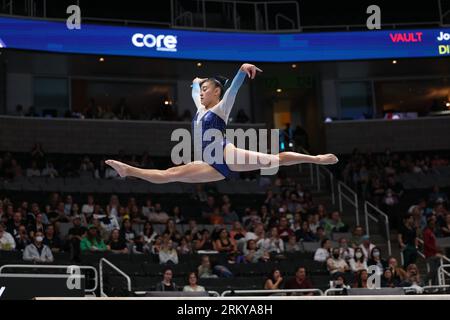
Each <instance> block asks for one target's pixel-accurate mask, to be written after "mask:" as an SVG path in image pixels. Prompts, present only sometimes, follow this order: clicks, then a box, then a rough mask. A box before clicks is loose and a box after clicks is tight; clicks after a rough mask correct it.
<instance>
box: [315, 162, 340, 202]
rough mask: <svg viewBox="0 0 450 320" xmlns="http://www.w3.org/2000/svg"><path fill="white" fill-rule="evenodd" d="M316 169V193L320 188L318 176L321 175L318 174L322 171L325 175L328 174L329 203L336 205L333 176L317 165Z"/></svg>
mask: <svg viewBox="0 0 450 320" xmlns="http://www.w3.org/2000/svg"><path fill="white" fill-rule="evenodd" d="M316 168H317V191H321V187H320V176H321V173H320V170H322V171H325V172H326V174H328V177H329V178H330V188H331V203H332V204H333V205H335V204H336V191H335V187H334V184H335V182H334V181H335V178H334V174H333V173H332V172H331V171H330V170H328V169H327V168H326V167H324V166H321V165H317V166H316ZM322 176H323V175H322ZM323 177H324V178H325V176H323Z"/></svg>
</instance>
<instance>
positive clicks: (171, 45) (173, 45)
mask: <svg viewBox="0 0 450 320" xmlns="http://www.w3.org/2000/svg"><path fill="white" fill-rule="evenodd" d="M131 41H132V42H133V45H134V46H135V47H138V48H143V47H147V48H156V50H157V51H171V52H176V51H177V37H175V36H172V35H162V34H160V35H157V36H155V35H153V34H142V33H136V34H134V35H133V37H132V39H131Z"/></svg>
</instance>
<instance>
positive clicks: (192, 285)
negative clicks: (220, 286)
mask: <svg viewBox="0 0 450 320" xmlns="http://www.w3.org/2000/svg"><path fill="white" fill-rule="evenodd" d="M183 291H184V292H204V291H205V288H204V287H202V286H199V285H198V284H197V274H196V273H195V272H191V273H189V285H187V286H184V288H183Z"/></svg>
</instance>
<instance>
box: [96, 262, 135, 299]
mask: <svg viewBox="0 0 450 320" xmlns="http://www.w3.org/2000/svg"><path fill="white" fill-rule="evenodd" d="M103 263H106V264H107V265H109V266H110V267H111V268H112V269H114V270H115V271H116V272H117V273H119V274H120V275H121V276H123V277H124V278H125V279H126V280H127V289H128V291H129V292H131V278H130V277H129V276H128V275H127V274H126V273H125V272H123V271H122V270H120V269H119V268H118V267H117V266H116V265H114V264H112V263H111V262H110V261H109V260H107V259H105V258H101V259H100V262H99V271H100V296H101V297H107V295H106V294H105V292H104V291H103Z"/></svg>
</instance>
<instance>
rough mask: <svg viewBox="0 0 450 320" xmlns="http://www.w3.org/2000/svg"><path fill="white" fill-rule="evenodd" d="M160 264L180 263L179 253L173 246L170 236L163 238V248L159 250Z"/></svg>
mask: <svg viewBox="0 0 450 320" xmlns="http://www.w3.org/2000/svg"><path fill="white" fill-rule="evenodd" d="M159 263H160V264H178V253H177V250H175V248H174V247H173V242H172V240H171V239H170V238H169V237H167V236H166V237H164V238H163V244H162V246H161V250H159Z"/></svg>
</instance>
